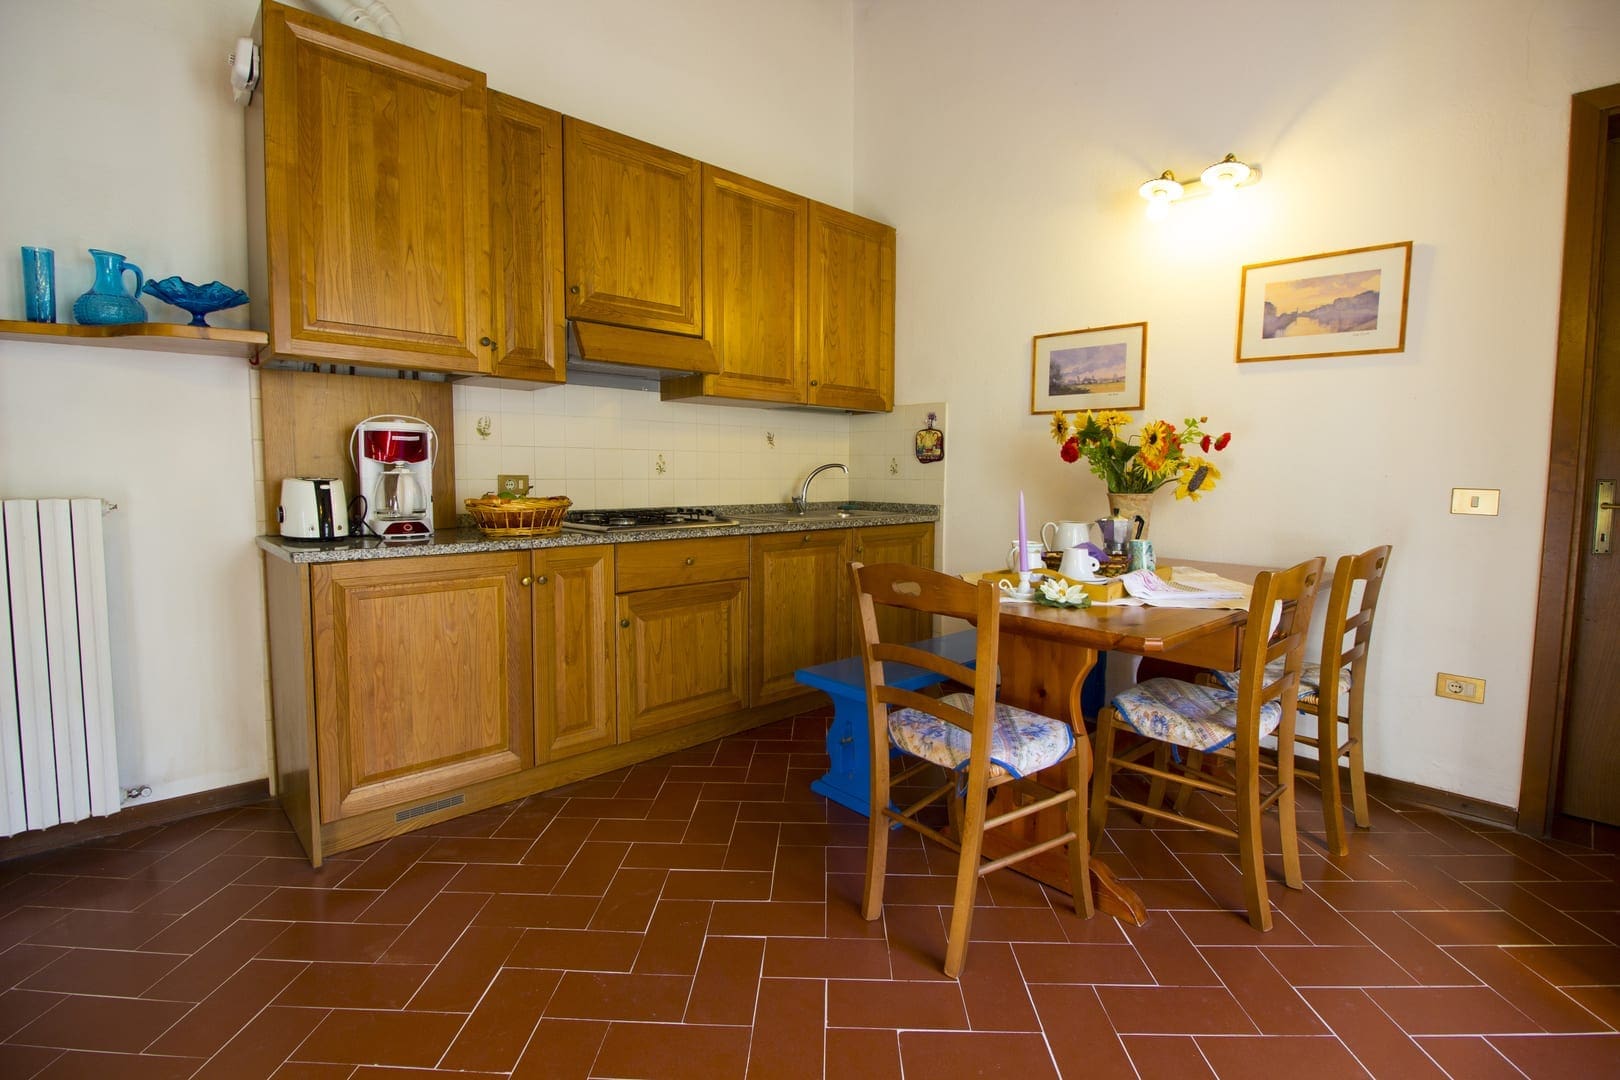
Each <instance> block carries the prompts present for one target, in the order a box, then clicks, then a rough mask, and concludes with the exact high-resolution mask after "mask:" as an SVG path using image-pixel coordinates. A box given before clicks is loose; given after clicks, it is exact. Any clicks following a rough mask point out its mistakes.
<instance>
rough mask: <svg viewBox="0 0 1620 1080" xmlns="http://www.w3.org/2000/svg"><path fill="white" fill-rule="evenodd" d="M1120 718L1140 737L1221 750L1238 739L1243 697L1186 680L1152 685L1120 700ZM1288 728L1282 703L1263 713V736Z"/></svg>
mask: <svg viewBox="0 0 1620 1080" xmlns="http://www.w3.org/2000/svg"><path fill="white" fill-rule="evenodd" d="M1114 708H1115V709H1116V710H1117V711H1118V712H1119V715H1120V718H1121V719H1123V720H1124V721H1125V723H1127V724H1129V725H1130V726H1131V727H1132V728H1133V729H1134V730H1135V731H1136V732H1137V733H1138V734H1141V735H1146V736H1147V737H1148V738H1150V739H1159V740H1162V741H1164V742H1170V743H1175V744H1176V745H1177V746H1185V747H1187V748H1189V749H1192V750H1219V749H1221V748H1222V747H1223V746H1226V745H1227V744H1229V743H1230V742H1231V741H1232V740H1233V739H1235V738H1236V737H1237V693H1236V692H1235V691H1232V690H1227V689H1225V688H1223V687H1219V686H1199V685H1198V684H1197V683H1190V682H1182V681H1181V680H1180V679H1149V680H1147V681H1146V682H1143V683H1137V684H1136V685H1135V686H1133V687H1131V688H1130V689H1129V690H1127V691H1125V692H1124V693H1122V694H1120V695H1119V696H1118V697H1116V698H1114ZM1280 723H1282V703H1281V702H1280V701H1277V700H1276V699H1273V700H1271V701H1268V702H1266V703H1265V704H1264V705H1262V706H1261V707H1260V735H1261V736H1262V737H1264V736H1266V735H1270V734H1271V733H1272V732H1273V731H1275V730H1277V725H1278V724H1280Z"/></svg>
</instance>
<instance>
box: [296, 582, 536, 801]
mask: <svg viewBox="0 0 1620 1080" xmlns="http://www.w3.org/2000/svg"><path fill="white" fill-rule="evenodd" d="M528 564H529V559H528V555H527V553H525V552H503V553H500V554H497V555H461V556H444V557H442V558H432V559H410V560H397V561H396V560H386V561H380V562H354V563H333V564H329V565H320V566H317V567H315V568H314V570H313V572H312V574H311V578H310V581H311V593H310V596H311V606H312V608H313V614H314V618H313V626H314V638H315V647H314V656H315V687H316V689H315V714H316V727H317V742H318V747H319V749H318V754H319V771H320V788H321V793H320V801H321V820H322V821H325V822H330V821H335V820H337V819H339V818H341V817H346V816H348V815H352V814H359V813H364V812H366V811H368V810H376V809H380V808H383V807H388V806H395V805H400V804H406V803H411V802H414V801H419V800H422V799H426V798H429V797H431V796H433V795H435V794H439V793H442V792H445V791H449V790H452V789H454V788H457V787H460V786H462V785H464V784H468V783H472V782H474V781H477V780H486V779H489V778H490V777H493V776H500V775H503V774H506V773H510V772H516V771H518V770H520V769H523V768H527V767H528V766H529V765H531V764H532V763H533V761H534V752H533V745H534V738H533V728H532V726H531V719H530V718H531V716H532V709H533V705H532V697H531V694H532V678H531V675H530V667H529V665H530V663H531V657H532V651H531V648H530V625H529V619H530V615H529V591H528V589H526V588H524V587H523V586H522V584H521V578H522V576H523V575H524V574H525V573H526V572H527V570H528Z"/></svg>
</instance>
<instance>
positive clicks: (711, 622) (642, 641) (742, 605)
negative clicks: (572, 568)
mask: <svg viewBox="0 0 1620 1080" xmlns="http://www.w3.org/2000/svg"><path fill="white" fill-rule="evenodd" d="M618 611H619V625H618V646H619V741H620V742H626V741H628V740H630V739H638V738H640V737H641V736H643V735H651V734H654V733H655V732H659V731H666V730H668V729H670V728H676V727H681V726H683V725H685V724H690V723H694V722H696V721H698V720H704V719H707V718H708V717H711V716H718V715H720V714H721V713H726V712H732V711H735V710H737V709H741V708H743V707H744V706H745V705H746V704H747V700H746V698H747V693H748V638H747V633H748V582H747V581H745V580H731V581H712V582H704V583H703V584H699V585H679V586H675V587H672V588H665V589H648V590H646V591H644V592H635V593H628V594H625V595H622V596H620V597H619V598H618Z"/></svg>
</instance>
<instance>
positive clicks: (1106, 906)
mask: <svg viewBox="0 0 1620 1080" xmlns="http://www.w3.org/2000/svg"><path fill="white" fill-rule="evenodd" d="M1163 564H1164V565H1170V566H1172V567H1173V566H1175V565H1184V566H1194V567H1197V568H1198V569H1201V570H1208V571H1211V572H1213V573H1216V574H1219V575H1221V576H1222V577H1225V578H1229V579H1231V580H1233V581H1241V582H1245V583H1248V582H1252V581H1253V580H1254V578H1255V575H1256V574H1258V573H1260V572H1261V571H1262V570H1264V569H1266V568H1265V567H1260V566H1246V565H1241V564H1235V563H1219V562H1205V561H1201V560H1192V559H1182V560H1173V561H1172V560H1163ZM1171 575H1172V579H1173V577H1174V570H1173V569H1172V570H1171ZM1234 602H1236V601H1234ZM1247 619H1248V612H1247V611H1246V610H1243V609H1238V608H1178V607H1147V606H1143V607H1086V608H1057V607H1046V606H1044V605H1041V604H1036V603H1034V602H1006V603H1004V604H1003V605H1002V609H1001V646H1000V668H1001V689H1000V692H999V693H998V695H997V697H998V698H999V699H1000V700H1002V701H1005V702H1007V703H1008V704H1010V705H1017V706H1019V707H1020V708H1025V709H1030V710H1032V711H1034V712H1038V713H1041V714H1042V715H1045V716H1052V717H1063V718H1067V719H1070V720H1071V721H1072V720H1075V719H1078V712H1079V709H1080V687H1081V684H1082V683H1084V681H1085V678H1086V676H1087V675H1088V674H1089V673H1090V672H1091V669H1092V668H1093V667H1094V666H1095V665H1096V663H1097V657H1098V655H1099V654H1100V653H1103V652H1112V653H1129V654H1133V655H1136V656H1142V657H1149V656H1151V657H1158V658H1160V659H1164V660H1168V661H1172V662H1176V663H1182V664H1189V665H1192V666H1195V667H1202V668H1219V669H1221V670H1225V671H1235V670H1236V669H1237V667H1238V665H1239V648H1240V646H1241V643H1242V633H1243V624H1244V623H1245V621H1246V620H1247ZM1052 779H1053V780H1054V781H1058V780H1059V778H1057V777H1053V778H1052ZM1057 786H1061V782H1059V783H1058V785H1057ZM994 794H995V797H996V798H999V799H1009V798H1014V797H1016V796H1014V795H1013V794H1012V793H1011V792H1010V790H1009V789H1007V788H1001V789H997V791H996V792H995V793H994ZM999 809H1002V808H1001V807H997V806H995V805H994V801H993V802H992V807H991V813H996V812H998V810H999ZM1065 831H1067V828H1066V825H1065V823H1064V820H1063V812H1062V810H1060V809H1058V810H1047V811H1042V812H1041V813H1038V814H1032V815H1030V816H1028V817H1026V818H1024V819H1022V820H1021V821H1017V822H1011V823H1009V824H1008V825H1007V826H1006V827H1004V828H1002V829H998V830H996V831H995V832H992V833H987V834H986V836H985V844H984V853H985V856H986V857H987V858H998V857H999V856H1000V855H1001V854H1005V853H1006V852H1010V851H1012V850H1015V849H1017V848H1021V847H1026V846H1028V845H1029V844H1030V843H1032V842H1035V841H1039V840H1041V839H1044V838H1046V837H1050V836H1057V835H1060V834H1062V833H1063V832H1065ZM1091 867H1092V871H1091V883H1092V889H1093V892H1094V893H1095V896H1096V901H1097V906H1098V908H1099V909H1100V910H1102V911H1105V912H1107V913H1109V914H1111V915H1114V916H1115V917H1116V918H1121V919H1128V920H1129V921H1131V922H1134V923H1135V924H1137V925H1138V926H1140V925H1142V924H1143V923H1144V922H1146V921H1147V910H1146V908H1145V906H1144V905H1143V904H1142V901H1141V898H1140V897H1138V896H1137V895H1136V893H1135V891H1134V890H1132V889H1130V888H1129V887H1128V886H1126V885H1124V884H1123V883H1122V882H1120V881H1119V879H1118V878H1117V876H1116V875H1115V874H1114V873H1113V871H1112V869H1111V868H1110V867H1109V866H1108V864H1107V861H1106V860H1099V859H1097V858H1096V857H1095V855H1093V858H1092V860H1091ZM1014 869H1016V870H1018V871H1019V872H1020V873H1023V874H1025V875H1027V876H1029V877H1033V878H1035V879H1036V880H1038V881H1041V882H1044V883H1045V884H1047V885H1050V886H1052V887H1053V888H1055V889H1057V890H1059V891H1060V892H1063V893H1065V894H1067V893H1068V892H1069V891H1070V888H1069V874H1068V860H1067V858H1066V857H1065V856H1064V854H1063V850H1062V848H1055V849H1053V850H1051V851H1048V852H1043V853H1042V854H1040V855H1037V856H1034V857H1033V858H1030V859H1028V860H1026V861H1024V862H1022V863H1018V864H1017V865H1016V866H1015V867H1014Z"/></svg>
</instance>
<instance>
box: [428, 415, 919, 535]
mask: <svg viewBox="0 0 1620 1080" xmlns="http://www.w3.org/2000/svg"><path fill="white" fill-rule="evenodd" d="M453 393H454V404H455V424H456V430H455V448H456V499H457V502H458V503H459V502H460V501H461V500H463V499H467V498H471V497H474V496H477V495H482V494H484V493H485V492H489V491H494V490H495V482H496V476H497V475H499V474H501V473H522V474H524V475H526V476H528V477H529V482H530V490H531V491H532V492H533V493H534V494H536V495H567V496H568V497H569V498H570V499H572V500H573V501H574V505H575V506H577V507H581V508H589V507H609V506H678V505H690V504H705V503H721V504H725V503H761V502H781V501H785V500H786V499H788V498H789V497H790V496H791V495H792V494H793V492H795V491H796V490H797V489H798V486H799V484H801V483H802V482H803V481H804V477H805V476H806V475H808V474H809V472H810V470H811V469H813V468H815V467H816V466H817V465H821V464H824V463H826V462H829V461H842V462H846V463H847V464H848V465H849V467H850V473H851V475H850V477H849V478H848V479H847V480H846V478H845V477H844V476H843V475H841V474H839V473H823V474H822V475H821V476H820V477H818V478H817V480H816V484H815V487H814V489H812V491H811V493H810V497H811V499H812V500H814V501H816V502H830V501H834V500H840V499H850V498H855V499H867V500H880V501H893V502H921V503H936V504H937V503H940V502H942V501H943V497H944V490H945V479H944V462H940V463H938V464H934V465H922V464H919V463H918V462H917V460H916V457H915V456H914V455H913V453H912V439H913V436H914V433H915V431H916V429H917V428H919V427H922V426H923V425H924V423H925V420H924V419H923V418H924V417H925V416H926V414H927V413H928V412H930V411H932V412H936V413H938V414H939V415H940V419H939V420H938V421H936V426H937V427H940V428H943V427H944V426H945V424H944V412H945V410H944V407H943V406H941V405H917V406H901V407H900V408H897V409H896V410H895V412H893V413H892V414H885V415H876V416H851V415H849V414H847V413H839V412H830V413H823V412H814V411H809V410H795V409H748V408H731V407H726V406H716V405H692V404H682V403H680V402H664V401H661V400H659V397H658V394H657V392H656V391H642V390H622V389H611V388H607V387H595V386H577V385H568V386H561V387H554V388H547V389H543V390H504V389H499V388H495V387H487V386H457V387H455V388H454V391H453Z"/></svg>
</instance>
